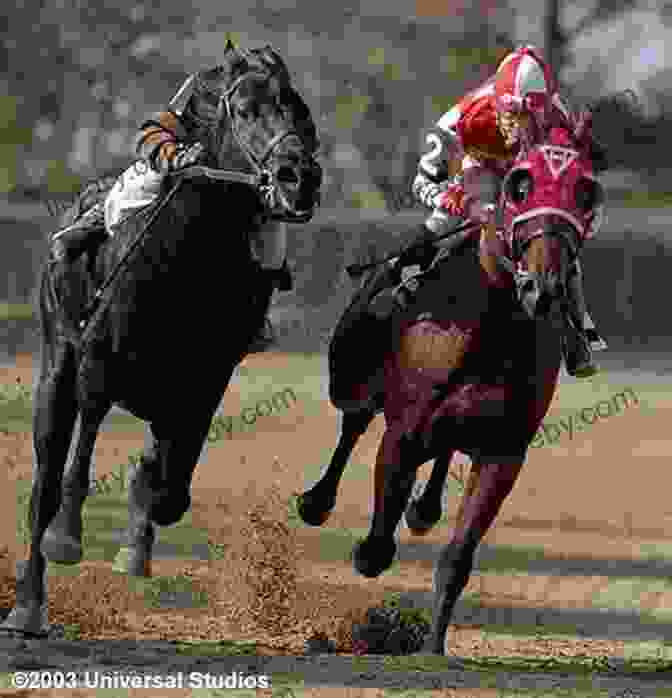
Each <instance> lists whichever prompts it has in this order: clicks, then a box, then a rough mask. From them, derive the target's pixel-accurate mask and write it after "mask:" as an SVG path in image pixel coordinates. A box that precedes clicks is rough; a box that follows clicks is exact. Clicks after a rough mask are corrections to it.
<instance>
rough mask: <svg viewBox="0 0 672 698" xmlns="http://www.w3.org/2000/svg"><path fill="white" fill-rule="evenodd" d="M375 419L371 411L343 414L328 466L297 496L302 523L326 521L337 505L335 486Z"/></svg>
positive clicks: (316, 523) (373, 412) (316, 524)
mask: <svg viewBox="0 0 672 698" xmlns="http://www.w3.org/2000/svg"><path fill="white" fill-rule="evenodd" d="M374 417H375V411H374V410H371V409H363V410H360V411H357V412H344V413H343V424H342V426H341V434H340V436H339V439H338V445H337V446H336V450H335V451H334V455H333V456H332V458H331V461H330V463H329V465H328V466H327V468H326V470H325V471H324V473H323V474H322V476H321V477H320V479H319V480H318V481H317V482H316V483H315V484H314V485H313V486H312V487H311V488H310V489H309V490H307V491H306V492H304V493H303V494H300V495H299V496H298V497H297V502H296V506H297V510H298V513H299V516H300V517H301V519H302V521H303V522H304V523H307V524H309V525H311V526H321V525H322V524H323V523H324V522H325V521H326V520H327V519H328V518H329V514H331V512H332V510H333V508H334V507H335V506H336V495H337V494H338V486H339V484H340V482H341V477H342V476H343V471H344V470H345V466H346V465H347V463H348V459H349V458H350V456H351V454H352V451H353V450H354V448H355V445H356V444H357V442H358V441H359V439H360V437H361V436H362V434H364V432H365V431H366V430H367V429H368V428H369V425H370V424H371V422H372V421H373V418H374Z"/></svg>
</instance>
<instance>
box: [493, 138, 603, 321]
mask: <svg viewBox="0 0 672 698" xmlns="http://www.w3.org/2000/svg"><path fill="white" fill-rule="evenodd" d="M603 200H604V191H603V189H602V185H601V184H600V183H599V182H598V181H597V179H596V178H595V176H594V175H593V168H592V162H591V159H590V156H589V151H588V150H587V147H585V146H584V145H583V142H582V141H580V140H578V139H576V138H575V137H573V136H572V134H571V133H570V131H568V130H567V129H564V128H553V129H552V130H551V131H550V133H549V134H548V137H547V138H546V140H545V141H544V142H542V143H540V144H538V145H536V146H534V147H532V148H530V150H529V151H527V152H526V153H524V154H521V155H520V156H519V158H518V159H517V161H516V163H515V164H514V166H513V168H512V169H511V171H510V172H509V173H508V175H507V177H506V179H505V181H504V183H503V187H502V193H501V209H502V212H503V216H504V224H505V236H506V242H507V246H508V249H509V252H510V255H511V258H512V259H513V261H514V263H515V264H516V265H517V274H516V282H517V283H516V286H517V293H518V299H519V301H520V303H521V305H522V307H523V308H524V310H525V312H526V313H527V314H528V315H529V317H531V318H535V317H544V316H546V315H548V313H549V312H550V309H551V307H552V305H553V304H554V302H555V301H558V300H561V299H562V298H563V297H564V296H565V291H566V282H567V278H568V274H569V272H570V269H571V265H572V263H573V262H574V260H575V259H576V257H577V254H578V252H579V250H580V248H581V246H582V244H583V241H584V239H585V237H586V235H587V233H588V226H589V223H590V217H591V214H592V212H593V211H594V209H595V208H596V207H597V206H600V205H601V204H602V202H603Z"/></svg>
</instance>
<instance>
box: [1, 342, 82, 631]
mask: <svg viewBox="0 0 672 698" xmlns="http://www.w3.org/2000/svg"><path fill="white" fill-rule="evenodd" d="M43 352H44V354H46V353H47V350H46V349H43ZM44 354H43V355H44ZM43 361H44V359H43ZM75 376H76V362H75V356H74V352H73V351H72V349H71V348H70V347H68V346H65V345H61V346H60V347H58V348H57V349H56V350H55V351H54V356H53V361H51V360H50V361H49V365H48V366H47V367H46V370H45V367H44V366H43V369H42V375H41V376H40V381H39V384H38V387H37V391H36V394H35V407H34V416H33V444H34V449H35V456H36V458H37V467H36V469H35V473H34V480H33V488H32V493H31V497H30V504H29V515H28V518H29V525H30V535H31V541H30V557H29V558H28V560H27V563H26V564H25V565H24V567H23V569H22V571H21V573H19V574H17V580H16V603H15V605H14V608H13V609H12V611H11V612H10V614H9V616H8V617H7V619H6V620H5V622H4V623H3V624H2V626H0V627H1V628H2V629H3V630H11V631H19V632H22V633H27V634H35V635H44V634H46V632H47V631H48V629H49V624H48V613H47V598H46V596H47V590H46V583H45V582H46V569H47V567H46V560H45V558H44V555H43V554H42V552H41V550H40V546H41V543H42V538H43V535H44V532H45V530H46V529H47V526H48V525H49V524H50V522H51V520H52V519H53V518H54V516H55V515H56V513H57V511H58V508H59V505H60V503H61V482H62V478H63V470H64V468H65V462H66V460H67V457H68V450H69V448H70V441H71V440H72V432H73V430H74V427H75V422H76V420H77V400H76V395H75Z"/></svg>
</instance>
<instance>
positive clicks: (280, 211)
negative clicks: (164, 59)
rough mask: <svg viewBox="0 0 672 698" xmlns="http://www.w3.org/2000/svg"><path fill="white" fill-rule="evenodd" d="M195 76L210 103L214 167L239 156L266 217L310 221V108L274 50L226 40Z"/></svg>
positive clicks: (316, 181) (314, 185) (315, 166)
mask: <svg viewBox="0 0 672 698" xmlns="http://www.w3.org/2000/svg"><path fill="white" fill-rule="evenodd" d="M198 80H199V82H200V87H201V90H202V91H204V92H206V93H207V94H209V95H211V97H210V99H211V101H212V102H213V103H214V104H215V105H216V113H215V117H214V119H215V123H216V126H217V129H218V131H219V134H218V135H219V143H220V145H219V152H218V155H217V167H218V168H225V167H227V166H229V167H230V165H231V163H232V162H235V163H238V162H240V161H241V156H242V161H243V162H244V163H245V164H246V165H248V166H250V167H251V168H252V170H253V172H254V175H255V176H256V178H257V180H258V187H259V190H260V193H261V195H262V201H263V204H264V207H265V209H266V212H267V213H268V214H270V216H271V217H272V218H275V219H279V220H288V221H290V222H306V221H308V220H310V219H311V218H312V216H313V214H314V211H315V208H316V207H317V205H318V204H319V200H320V188H321V185H322V170H321V167H320V165H319V163H318V162H317V160H316V157H315V153H316V150H317V148H318V145H319V144H318V139H317V135H316V129H315V124H314V121H313V118H312V116H311V113H310V109H309V108H308V107H307V105H306V104H305V102H304V101H303V100H302V99H301V97H300V96H299V94H298V92H296V90H295V89H294V88H293V87H292V82H291V77H290V74H289V71H288V69H287V67H286V65H285V63H284V61H283V60H282V58H281V57H280V55H279V54H278V53H277V52H276V51H274V50H273V49H272V48H271V47H270V46H265V47H263V48H260V49H251V50H242V49H240V48H238V47H235V46H234V45H233V44H232V43H231V42H228V43H227V46H226V50H225V53H224V61H223V63H222V65H220V66H217V67H216V68H214V69H212V70H208V71H203V72H202V73H200V74H199V75H198ZM227 136H228V138H227ZM232 151H237V152H232Z"/></svg>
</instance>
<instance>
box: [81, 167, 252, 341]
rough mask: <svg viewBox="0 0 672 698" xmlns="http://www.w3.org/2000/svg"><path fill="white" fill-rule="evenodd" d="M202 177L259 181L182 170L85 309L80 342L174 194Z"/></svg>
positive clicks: (201, 169)
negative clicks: (185, 183)
mask: <svg viewBox="0 0 672 698" xmlns="http://www.w3.org/2000/svg"><path fill="white" fill-rule="evenodd" d="M202 176H205V177H207V178H208V179H211V180H217V181H220V182H235V183H238V184H247V185H249V186H251V187H254V186H255V185H256V184H257V182H258V181H259V180H258V177H257V176H255V175H249V174H245V173H244V172H237V171H235V170H219V169H214V168H211V167H205V166H203V165H194V166H192V167H185V168H184V169H183V170H180V171H179V173H177V174H176V178H177V181H176V182H175V184H173V186H172V187H171V189H170V190H169V192H168V193H167V194H166V196H164V197H163V200H162V201H161V202H160V203H159V204H158V205H157V207H156V208H155V209H154V211H152V215H151V216H150V218H149V220H148V221H147V223H145V225H144V226H143V227H142V229H141V230H140V232H139V233H138V234H137V235H136V237H135V238H134V239H133V241H132V242H131V244H130V245H128V247H127V248H126V250H125V251H124V254H123V255H122V256H121V259H119V261H118V262H117V264H116V265H115V266H114V268H113V269H112V271H111V272H110V273H109V274H108V275H107V277H106V278H105V280H104V281H103V283H102V284H101V285H100V287H99V288H98V289H97V291H96V293H95V295H94V297H93V299H92V300H91V301H90V302H89V303H88V304H87V306H86V308H85V309H84V313H83V314H84V318H83V319H82V320H80V323H79V329H80V330H81V331H82V336H81V338H80V342H81V343H82V344H83V345H84V344H86V343H87V342H88V340H89V338H90V335H91V331H92V329H91V328H92V327H93V323H92V320H93V317H94V315H95V314H96V313H98V311H101V307H100V305H101V302H102V300H103V296H104V295H105V291H106V290H107V289H108V288H109V287H110V285H111V284H112V282H113V281H114V280H115V279H116V278H117V277H118V276H119V274H120V273H121V271H122V269H124V267H126V266H128V258H129V257H130V255H131V254H132V253H133V251H134V250H135V249H136V248H137V247H138V246H139V245H140V243H141V242H142V241H143V240H144V238H145V236H146V235H147V231H148V230H149V228H150V226H151V225H152V223H153V222H154V221H155V220H156V217H157V216H158V215H159V213H161V211H162V210H163V209H164V207H165V206H166V205H167V204H168V202H169V201H170V200H171V199H172V198H173V196H174V194H175V193H176V192H177V190H178V189H179V187H180V185H181V184H182V182H183V181H184V180H185V179H190V178H194V177H202ZM103 309H104V308H103ZM101 312H102V311H101Z"/></svg>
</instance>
